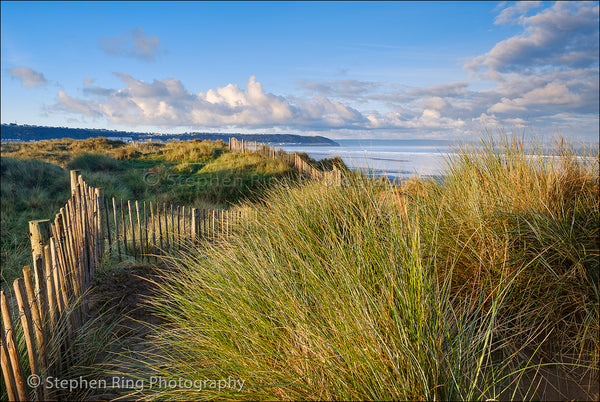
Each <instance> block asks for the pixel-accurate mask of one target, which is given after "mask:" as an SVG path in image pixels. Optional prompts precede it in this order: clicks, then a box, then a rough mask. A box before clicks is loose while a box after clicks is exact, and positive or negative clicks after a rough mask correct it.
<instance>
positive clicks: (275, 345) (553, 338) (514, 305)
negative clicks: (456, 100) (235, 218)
mask: <svg viewBox="0 0 600 402" xmlns="http://www.w3.org/2000/svg"><path fill="white" fill-rule="evenodd" d="M557 156H558V157H557V158H555V159H540V158H531V157H529V156H527V154H526V153H525V151H523V147H522V144H520V143H519V142H511V141H509V140H504V141H503V142H502V141H501V142H500V143H493V142H490V141H487V142H484V143H483V146H482V147H480V148H476V149H463V150H462V151H461V152H459V153H458V155H457V156H456V157H455V158H453V159H452V160H450V161H449V175H448V177H446V179H445V180H444V182H442V183H438V182H433V181H422V180H411V181H408V182H407V183H406V184H405V185H403V186H400V187H397V186H393V185H391V184H389V183H387V184H386V183H382V182H381V181H377V182H376V181H372V180H369V179H367V178H362V177H360V176H350V175H349V176H348V177H347V179H346V181H345V183H344V185H343V186H328V185H326V184H324V183H315V182H312V183H308V184H304V185H302V186H296V185H288V186H285V185H284V186H282V187H280V188H278V189H276V190H272V191H270V192H269V194H268V195H267V196H266V197H265V198H264V199H263V200H262V202H261V203H259V204H258V205H254V206H253V205H247V206H245V207H244V208H246V209H247V210H249V211H251V212H252V213H250V214H249V216H250V217H249V218H248V219H247V220H246V221H245V223H244V224H243V225H241V226H240V227H238V228H237V231H236V233H235V234H234V235H232V236H230V237H227V238H223V239H222V240H221V241H219V242H216V243H210V244H204V245H202V246H200V247H198V248H197V249H191V250H188V251H187V252H185V253H183V254H182V255H177V256H174V257H173V258H172V260H171V270H170V271H168V272H166V273H165V278H164V280H165V281H164V284H162V285H161V294H160V295H159V296H158V297H157V298H156V299H155V300H154V306H155V308H156V310H157V311H158V312H159V313H160V314H161V315H162V316H163V317H165V319H166V320H167V321H168V322H169V324H168V325H166V326H164V327H161V328H159V329H158V333H159V335H158V337H157V339H156V340H155V342H156V343H157V344H159V345H161V346H162V348H163V353H161V354H160V355H159V356H148V360H149V362H150V363H151V364H152V365H153V366H154V372H153V374H154V375H161V376H163V378H166V379H177V378H184V379H189V380H192V381H193V380H204V379H214V380H218V379H228V378H229V377H231V378H236V379H240V380H245V381H246V382H245V387H244V390H242V392H237V391H236V390H230V389H224V390H216V389H204V390H202V392H200V393H199V392H197V391H196V390H189V389H171V388H169V387H164V388H162V389H156V388H154V389H153V390H152V391H154V392H157V394H156V395H152V396H156V397H166V398H169V399H191V398H194V399H198V398H206V399H209V398H215V397H218V398H227V399H403V400H406V399H421V400H423V399H426V400H448V399H463V400H464V399H467V400H471V399H490V398H491V399H498V398H502V399H504V398H507V399H508V398H517V399H521V398H535V397H537V398H540V397H542V398H543V395H542V396H540V395H541V394H540V393H536V392H538V390H537V389H536V386H532V385H531V384H533V383H536V381H539V380H541V381H543V378H541V377H540V376H541V375H543V374H544V369H546V368H548V367H558V368H560V373H561V376H563V377H564V378H562V379H561V381H563V385H562V386H563V387H564V384H566V383H568V382H569V381H577V380H576V379H569V378H568V376H569V375H570V372H571V371H573V370H571V368H577V369H578V373H579V374H580V373H581V371H582V370H583V371H584V372H587V374H588V375H590V374H591V376H592V377H593V378H594V379H595V380H596V381H597V376H598V371H597V369H596V367H597V363H598V341H597V338H596V337H595V334H597V333H598V329H599V325H598V306H599V300H598V282H597V276H594V274H593V272H595V271H594V269H595V268H594V267H595V266H596V265H595V264H597V261H598V243H597V239H598V227H599V225H600V223H599V222H600V219H599V213H598V202H597V201H598V171H597V167H598V154H597V151H596V152H595V153H594V154H592V155H588V156H590V158H591V159H589V160H588V159H581V158H578V157H577V156H576V155H575V154H574V153H573V152H572V151H570V150H569V148H568V147H562V148H560V147H559V148H558V149H557ZM534 380H535V381H534ZM561 390H562V391H564V388H562V389H560V390H559V391H561ZM540 392H541V391H540ZM564 397H568V395H565V396H564Z"/></svg>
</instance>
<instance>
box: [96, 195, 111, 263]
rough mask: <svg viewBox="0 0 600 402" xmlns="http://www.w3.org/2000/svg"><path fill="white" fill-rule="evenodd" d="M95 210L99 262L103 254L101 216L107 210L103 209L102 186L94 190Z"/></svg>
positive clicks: (102, 223)
mask: <svg viewBox="0 0 600 402" xmlns="http://www.w3.org/2000/svg"><path fill="white" fill-rule="evenodd" d="M95 191H96V210H97V211H98V216H97V217H96V218H97V225H98V229H97V234H98V243H97V244H98V245H99V246H100V248H99V250H98V257H99V259H98V263H99V262H100V260H101V259H102V256H103V255H104V222H103V221H102V218H103V216H104V214H105V213H107V212H108V211H106V212H105V211H104V205H105V204H104V189H102V188H97V189H96V190H95Z"/></svg>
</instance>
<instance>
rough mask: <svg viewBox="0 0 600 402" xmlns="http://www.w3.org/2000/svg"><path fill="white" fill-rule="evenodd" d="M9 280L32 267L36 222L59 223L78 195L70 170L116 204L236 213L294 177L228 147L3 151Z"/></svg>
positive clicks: (26, 146)
mask: <svg viewBox="0 0 600 402" xmlns="http://www.w3.org/2000/svg"><path fill="white" fill-rule="evenodd" d="M0 150H1V152H2V158H1V180H2V183H1V184H2V186H1V189H2V193H1V201H2V202H1V209H2V254H1V261H0V265H1V266H2V275H1V278H0V279H1V280H2V281H7V282H12V280H13V279H15V277H17V276H19V273H20V271H21V269H22V268H23V266H24V265H27V264H30V263H31V261H30V260H31V254H30V244H29V237H28V221H30V220H34V219H53V217H54V216H55V214H56V213H57V212H58V211H59V209H60V208H61V207H62V206H64V204H65V202H66V201H67V199H68V198H69V195H70V181H69V170H71V169H79V170H81V172H82V175H83V177H84V179H85V181H86V182H87V183H88V184H89V185H91V186H93V187H100V188H104V194H105V196H106V197H108V198H109V199H110V198H112V197H115V198H116V199H117V200H118V199H125V200H128V199H129V200H140V201H144V200H145V201H152V202H160V203H174V204H179V205H186V206H189V207H191V206H196V207H209V208H228V207H229V206H230V205H231V204H234V203H237V202H239V201H240V200H244V199H248V198H252V197H256V196H257V195H258V194H260V192H261V191H263V190H264V188H265V187H267V186H268V184H269V183H270V181H271V180H272V179H281V178H284V177H293V176H294V172H293V171H292V170H291V169H290V168H289V166H288V165H286V164H285V163H283V162H282V161H280V160H265V159H262V158H260V157H259V156H258V155H255V154H251V153H248V154H239V155H234V154H230V153H229V152H228V150H227V145H226V144H225V143H224V142H222V141H217V142H212V141H197V140H194V141H182V142H168V143H166V144H162V143H143V144H126V143H124V142H122V141H113V140H108V139H106V138H90V139H87V140H72V139H68V138H67V139H62V140H49V141H39V142H33V143H2V144H1V149H0Z"/></svg>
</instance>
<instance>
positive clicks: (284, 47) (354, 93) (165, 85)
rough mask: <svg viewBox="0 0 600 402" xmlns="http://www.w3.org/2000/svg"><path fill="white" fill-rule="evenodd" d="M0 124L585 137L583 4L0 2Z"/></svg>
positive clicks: (588, 122) (592, 10)
mask: <svg viewBox="0 0 600 402" xmlns="http://www.w3.org/2000/svg"><path fill="white" fill-rule="evenodd" d="M0 15H1V26H0V29H1V52H0V55H1V57H0V58H1V63H0V64H1V66H0V73H1V84H2V85H1V117H2V123H17V124H32V125H45V126H60V127H63V126H67V127H84V128H105V129H111V130H112V129H114V130H126V131H143V132H157V133H181V132H193V131H202V132H229V133H231V132H236V133H293V134H302V135H323V136H326V137H329V138H333V139H344V138H381V139H385V138H389V139H405V138H406V139H415V138H422V139H427V138H431V139H456V138H465V137H472V136H473V135H476V134H477V133H481V132H483V131H489V132H498V131H500V130H504V131H506V132H509V133H511V132H518V133H526V134H533V135H535V136H536V137H538V138H556V137H564V138H566V139H570V140H573V141H585V142H597V141H598V132H599V97H600V95H599V28H598V27H599V5H598V2H556V3H555V2H535V1H528V2H408V1H406V2H405V1H401V2H387V1H386V2H270V1H269V2H191V1H184V2H160V1H150V2H143V1H136V2H104V1H103V2H71V1H68V2H54V1H52V2H38V1H35V2H24V1H18V2H17V1H2V2H1V14H0Z"/></svg>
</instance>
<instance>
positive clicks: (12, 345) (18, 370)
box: [0, 291, 27, 401]
mask: <svg viewBox="0 0 600 402" xmlns="http://www.w3.org/2000/svg"><path fill="white" fill-rule="evenodd" d="M0 298H1V299H2V300H0V304H1V305H2V327H3V331H2V332H3V334H4V336H3V338H4V339H2V340H3V341H4V342H6V349H7V352H8V358H9V359H10V367H12V374H13V378H14V381H15V385H16V388H17V390H16V391H17V392H16V393H17V395H18V396H19V398H18V399H19V400H21V401H25V400H27V391H26V389H25V381H24V377H25V376H24V375H23V368H22V367H21V363H20V362H19V354H18V351H17V346H16V340H15V331H14V328H13V325H12V320H11V318H10V312H9V311H8V303H7V301H6V296H5V295H4V291H2V292H0ZM4 342H2V346H4ZM3 357H5V356H3ZM5 358H6V357H5ZM2 363H3V364H2V365H3V366H8V364H7V363H6V362H4V361H3V362H2ZM5 380H6V381H8V378H6V379H5ZM7 388H9V387H8V385H7Z"/></svg>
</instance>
